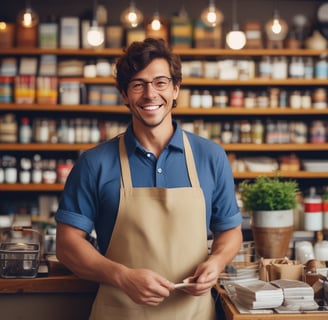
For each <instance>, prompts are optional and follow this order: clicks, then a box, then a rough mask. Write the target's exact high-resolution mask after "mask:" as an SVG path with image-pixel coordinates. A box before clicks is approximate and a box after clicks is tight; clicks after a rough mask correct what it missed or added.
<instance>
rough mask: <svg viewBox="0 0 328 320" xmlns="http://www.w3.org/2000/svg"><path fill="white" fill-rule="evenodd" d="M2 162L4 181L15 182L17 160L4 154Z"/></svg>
mask: <svg viewBox="0 0 328 320" xmlns="http://www.w3.org/2000/svg"><path fill="white" fill-rule="evenodd" d="M2 163H3V166H4V177H5V179H4V180H5V182H6V183H16V182H17V167H16V165H17V160H16V157H14V156H4V157H3V158H2Z"/></svg>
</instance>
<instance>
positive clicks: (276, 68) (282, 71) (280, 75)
mask: <svg viewBox="0 0 328 320" xmlns="http://www.w3.org/2000/svg"><path fill="white" fill-rule="evenodd" d="M287 76H288V63H287V59H286V57H274V58H273V64H272V78H273V79H287Z"/></svg>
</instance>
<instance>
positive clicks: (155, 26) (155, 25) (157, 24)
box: [151, 16, 162, 31]
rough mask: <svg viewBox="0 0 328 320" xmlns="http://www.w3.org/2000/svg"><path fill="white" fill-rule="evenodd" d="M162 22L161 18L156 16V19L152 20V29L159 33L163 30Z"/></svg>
mask: <svg viewBox="0 0 328 320" xmlns="http://www.w3.org/2000/svg"><path fill="white" fill-rule="evenodd" d="M161 25H162V24H161V21H160V20H159V17H158V16H154V19H153V20H152V22H151V28H152V29H153V30H154V31H158V30H160V29H161Z"/></svg>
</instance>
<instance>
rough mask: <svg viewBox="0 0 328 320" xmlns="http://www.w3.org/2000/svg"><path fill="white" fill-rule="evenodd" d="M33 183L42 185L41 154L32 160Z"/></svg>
mask: <svg viewBox="0 0 328 320" xmlns="http://www.w3.org/2000/svg"><path fill="white" fill-rule="evenodd" d="M32 183H42V160H41V156H40V155H39V154H35V155H34V156H33V159H32Z"/></svg>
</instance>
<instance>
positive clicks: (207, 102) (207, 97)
mask: <svg viewBox="0 0 328 320" xmlns="http://www.w3.org/2000/svg"><path fill="white" fill-rule="evenodd" d="M212 106H213V97H212V95H211V93H210V92H209V91H208V90H204V92H203V94H202V96H201V107H202V108H212Z"/></svg>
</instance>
